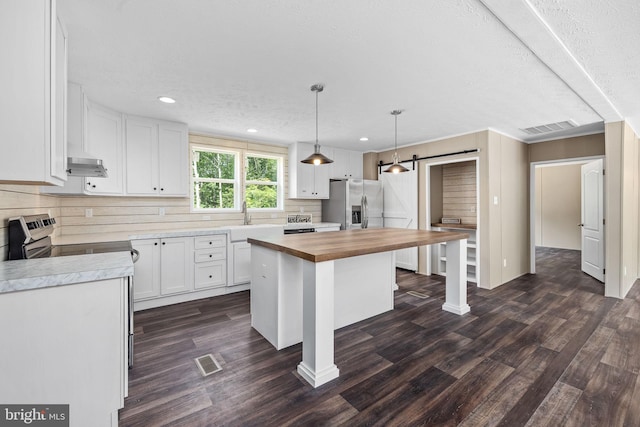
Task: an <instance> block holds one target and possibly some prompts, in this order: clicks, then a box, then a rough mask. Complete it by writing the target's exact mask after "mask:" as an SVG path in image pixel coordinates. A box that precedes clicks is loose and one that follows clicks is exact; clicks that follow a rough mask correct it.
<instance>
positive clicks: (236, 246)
mask: <svg viewBox="0 0 640 427" xmlns="http://www.w3.org/2000/svg"><path fill="white" fill-rule="evenodd" d="M232 246H233V284H234V285H240V284H243V283H249V282H251V244H250V243H247V242H239V243H232Z"/></svg>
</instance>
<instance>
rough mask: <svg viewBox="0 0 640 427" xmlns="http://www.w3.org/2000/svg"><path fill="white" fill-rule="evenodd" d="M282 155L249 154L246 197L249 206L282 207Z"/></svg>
mask: <svg viewBox="0 0 640 427" xmlns="http://www.w3.org/2000/svg"><path fill="white" fill-rule="evenodd" d="M281 176H282V157H274V156H266V155H260V154H247V155H246V158H245V179H244V185H245V187H244V197H245V201H246V202H247V208H251V209H282V185H281V183H282V178H281Z"/></svg>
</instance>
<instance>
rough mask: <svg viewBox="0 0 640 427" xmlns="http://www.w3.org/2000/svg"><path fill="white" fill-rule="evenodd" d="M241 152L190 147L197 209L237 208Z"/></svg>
mask: <svg viewBox="0 0 640 427" xmlns="http://www.w3.org/2000/svg"><path fill="white" fill-rule="evenodd" d="M238 154H239V153H237V152H233V151H222V150H215V149H211V148H204V147H192V149H191V176H192V183H193V192H192V196H193V201H192V205H191V206H192V208H193V209H194V210H203V209H238V198H239V195H238V188H239V185H238V184H239V183H238V175H239V174H238Z"/></svg>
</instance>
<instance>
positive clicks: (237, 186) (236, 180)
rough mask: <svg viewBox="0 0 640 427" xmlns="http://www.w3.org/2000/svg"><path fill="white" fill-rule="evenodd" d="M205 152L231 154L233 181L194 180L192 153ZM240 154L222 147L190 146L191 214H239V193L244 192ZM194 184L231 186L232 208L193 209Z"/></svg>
mask: <svg viewBox="0 0 640 427" xmlns="http://www.w3.org/2000/svg"><path fill="white" fill-rule="evenodd" d="M194 151H205V152H209V153H218V154H231V155H233V156H234V166H233V168H234V177H233V179H224V178H196V177H194V176H193V152H194ZM241 156H242V152H241V151H238V150H230V149H226V148H222V147H212V146H206V145H196V144H192V145H191V147H190V150H189V187H190V188H189V202H190V203H189V206H190V211H191V212H240V210H241V208H240V200H241V198H242V196H241V194H240V193H241V192H243V191H244V189H243V187H242V183H241V180H240V176H242V173H243V170H241V168H240V157H241ZM196 182H215V183H222V184H233V207H232V208H198V207H195V200H194V197H195V195H194V193H195V183H196Z"/></svg>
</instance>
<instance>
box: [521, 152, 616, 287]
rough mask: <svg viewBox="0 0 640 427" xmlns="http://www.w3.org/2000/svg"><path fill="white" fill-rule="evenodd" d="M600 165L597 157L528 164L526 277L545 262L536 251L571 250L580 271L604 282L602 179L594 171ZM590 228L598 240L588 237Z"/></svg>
mask: <svg viewBox="0 0 640 427" xmlns="http://www.w3.org/2000/svg"><path fill="white" fill-rule="evenodd" d="M602 164H603V157H602V156H598V157H588V158H576V159H566V160H561V161H550V162H536V163H532V164H531V169H530V173H531V177H530V209H531V212H530V245H531V246H530V254H531V258H530V259H531V261H530V272H531V273H535V272H536V262H537V261H536V260H537V259H538V260H542V261H539V262H544V260H545V259H547V258H546V257H544V256H543V257H536V255H537V252H540V251H545V250H547V249H553V250H558V251H563V250H564V251H575V252H577V253H578V254H579V258H580V259H581V265H580V266H579V268H580V269H581V270H582V271H584V272H585V273H587V274H589V275H591V276H592V277H594V278H596V279H597V280H599V281H601V282H602V281H603V280H604V275H603V274H604V229H603V228H604V226H603V225H602V223H603V220H602V218H603V215H602V212H603V206H604V199H603V197H602V191H603V187H602V182H603V181H602V180H603V177H602V174H601V173H600V172H598V171H601V170H602ZM594 167H595V168H596V170H595V172H596V173H595V174H594V173H593V172H594V170H593V168H594ZM598 168H599V169H598ZM594 175H595V176H596V177H595V178H594ZM598 192H599V196H598ZM595 217H597V219H596V220H592V219H593V218H595ZM585 222H588V223H589V224H588V226H585ZM593 224H597V225H596V227H595V228H597V229H598V230H597V231H598V233H599V237H598V236H596V235H594V237H591V233H592V228H594V227H593ZM596 237H598V238H597V239H596ZM594 242H595V243H597V245H596V244H595V243H594ZM543 248H544V249H543ZM594 248H595V250H594ZM594 254H595V255H594ZM538 255H539V254H538ZM591 260H596V261H595V263H596V264H597V265H598V267H596V268H594V266H593V263H591Z"/></svg>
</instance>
